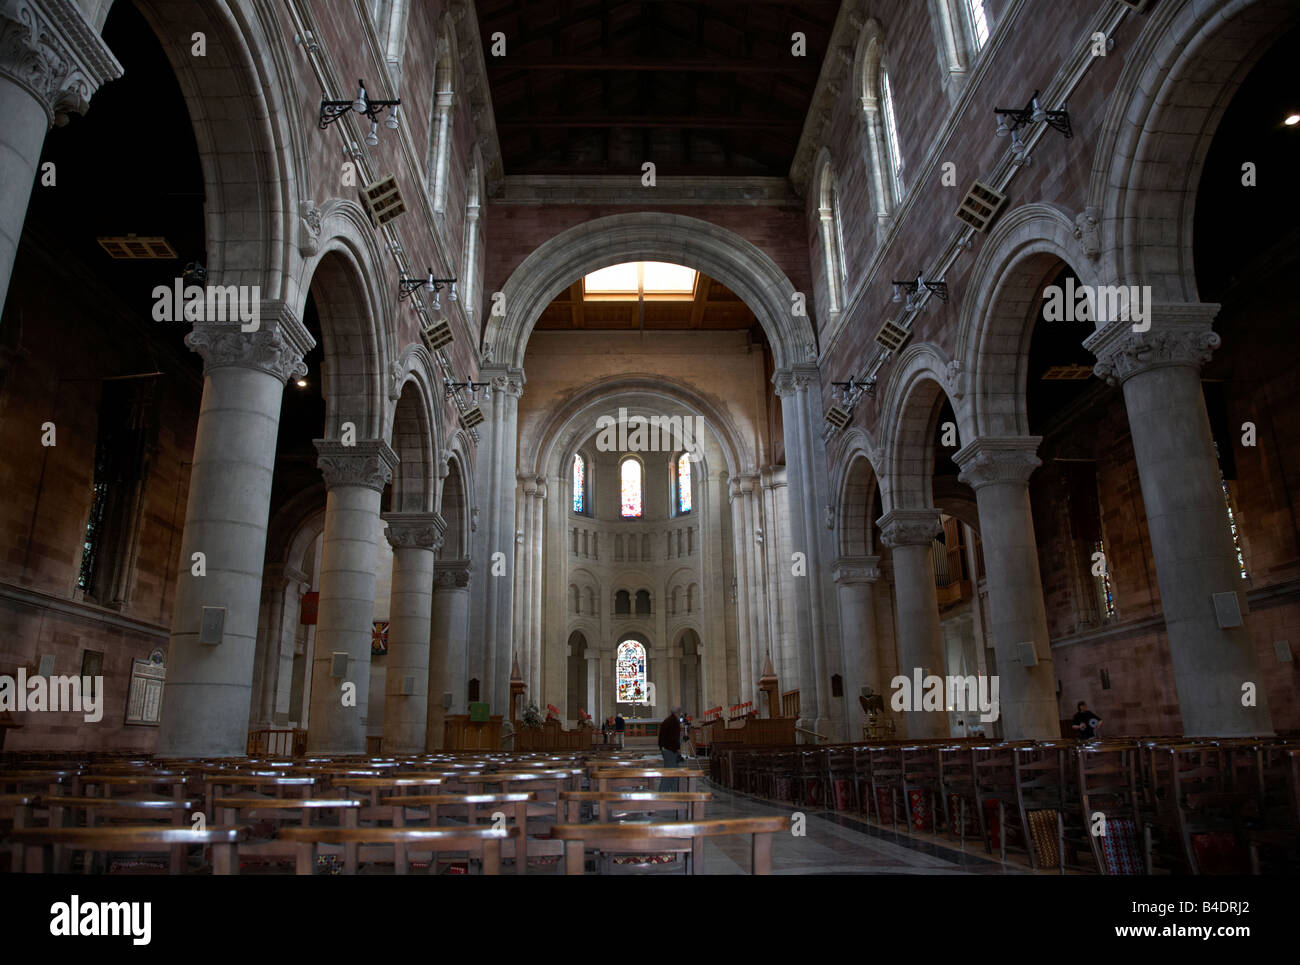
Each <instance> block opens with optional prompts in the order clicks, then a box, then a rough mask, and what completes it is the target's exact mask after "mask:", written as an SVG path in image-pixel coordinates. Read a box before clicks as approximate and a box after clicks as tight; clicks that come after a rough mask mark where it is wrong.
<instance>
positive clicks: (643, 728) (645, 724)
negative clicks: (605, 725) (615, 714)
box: [623, 717, 660, 737]
mask: <svg viewBox="0 0 1300 965" xmlns="http://www.w3.org/2000/svg"><path fill="white" fill-rule="evenodd" d="M659 723H660V722H659V721H657V720H647V719H645V718H642V717H624V718H623V736H624V737H658V736H659Z"/></svg>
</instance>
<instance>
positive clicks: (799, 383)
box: [772, 362, 821, 399]
mask: <svg viewBox="0 0 1300 965" xmlns="http://www.w3.org/2000/svg"><path fill="white" fill-rule="evenodd" d="M820 382H821V373H820V371H819V370H818V368H817V366H816V365H815V364H813V363H811V362H798V363H795V364H794V365H789V366H786V367H785V368H783V369H777V370H776V372H775V373H774V374H773V375H772V384H773V385H774V386H775V387H776V394H777V396H778V397H780V398H782V399H784V398H785V397H786V396H788V395H794V394H795V393H796V392H798V391H800V390H801V389H807V388H810V387H812V386H815V385H818V384H820Z"/></svg>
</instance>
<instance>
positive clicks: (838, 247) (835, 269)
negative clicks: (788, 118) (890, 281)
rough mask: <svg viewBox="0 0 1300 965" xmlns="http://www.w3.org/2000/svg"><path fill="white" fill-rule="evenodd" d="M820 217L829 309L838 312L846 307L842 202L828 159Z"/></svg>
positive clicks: (820, 195) (820, 193) (820, 183)
mask: <svg viewBox="0 0 1300 965" xmlns="http://www.w3.org/2000/svg"><path fill="white" fill-rule="evenodd" d="M817 197H818V207H817V217H818V222H819V224H820V226H821V240H822V267H823V269H824V270H825V273H826V305H827V308H828V310H829V311H831V312H838V311H840V309H841V308H842V307H843V306H844V236H843V233H842V232H841V230H840V202H839V196H838V195H837V194H836V191H835V171H834V170H833V169H832V168H831V162H830V160H829V159H827V160H826V161H825V162H823V164H822V166H821V171H820V174H819V176H818V180H817Z"/></svg>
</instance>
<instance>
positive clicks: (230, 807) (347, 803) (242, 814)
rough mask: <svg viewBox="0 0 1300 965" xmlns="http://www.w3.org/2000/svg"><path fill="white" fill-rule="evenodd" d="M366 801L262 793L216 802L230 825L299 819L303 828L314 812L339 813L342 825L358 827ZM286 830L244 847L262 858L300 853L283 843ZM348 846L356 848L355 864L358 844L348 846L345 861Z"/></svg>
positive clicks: (344, 856)
mask: <svg viewBox="0 0 1300 965" xmlns="http://www.w3.org/2000/svg"><path fill="white" fill-rule="evenodd" d="M364 803H365V802H363V801H362V800H361V799H360V798H356V797H348V798H337V797H334V798H328V797H308V798H276V797H260V796H257V797H252V796H249V797H219V798H217V799H216V801H215V802H214V804H215V806H216V808H217V809H218V810H219V811H220V812H221V815H222V818H223V820H224V821H225V822H226V823H227V824H230V825H234V824H238V823H240V821H241V819H242V821H243V823H244V824H248V823H249V822H250V821H256V820H270V821H277V822H279V821H292V820H295V819H296V820H297V821H299V822H300V825H299V826H300V827H309V826H310V825H311V820H312V815H313V814H328V813H335V814H337V815H338V820H339V823H340V825H342V826H343V827H345V828H355V827H356V826H357V817H358V815H359V814H360V810H361V806H362V804H364ZM285 830H287V829H286V828H283V827H277V829H276V834H275V837H274V838H272V839H270V840H266V841H255V842H252V843H250V844H247V845H245V847H244V848H243V849H241V850H242V851H243V853H244V854H245V855H256V856H258V857H276V858H283V857H293V856H294V855H295V854H296V853H297V852H296V851H295V850H293V849H289V848H286V847H285V846H284V845H283V844H282V843H281V840H282V838H283V836H284V831H285ZM348 847H351V848H352V849H353V852H352V854H351V855H350V857H351V860H352V861H353V863H355V862H356V853H355V848H356V846H355V845H348V846H345V848H344V852H343V860H344V862H345V863H346V862H347V861H348V860H349V854H348V850H347V848H348Z"/></svg>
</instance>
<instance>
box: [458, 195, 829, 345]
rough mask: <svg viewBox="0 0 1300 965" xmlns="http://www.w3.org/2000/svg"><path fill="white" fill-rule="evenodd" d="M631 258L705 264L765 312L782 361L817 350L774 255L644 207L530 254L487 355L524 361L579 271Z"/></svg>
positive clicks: (577, 229)
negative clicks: (550, 308) (547, 314)
mask: <svg viewBox="0 0 1300 965" xmlns="http://www.w3.org/2000/svg"><path fill="white" fill-rule="evenodd" d="M626 261H666V262H671V263H673V264H680V265H686V266H687V267H690V268H695V269H697V270H699V271H702V272H704V273H705V274H706V275H708V276H709V277H711V278H715V279H717V280H718V281H720V282H722V283H723V284H724V285H726V286H727V287H728V288H730V289H731V290H732V291H733V292H735V293H736V294H737V295H738V296H740V298H741V300H742V301H744V303H745V304H746V305H747V306H748V307H749V308H750V309H751V310H752V311H753V312H754V314H755V315H756V316H757V317H758V321H759V324H760V325H762V326H763V331H764V332H765V333H766V334H767V337H768V341H769V342H771V344H772V352H773V355H774V356H775V359H776V367H777V368H778V369H779V368H785V367H787V366H790V365H793V364H794V363H796V362H802V361H805V360H809V359H811V358H813V356H814V353H815V345H816V337H815V335H814V333H813V330H812V325H811V323H810V322H809V319H808V318H807V316H795V315H792V314H791V313H790V305H791V297H792V296H793V295H794V291H795V289H794V285H792V284H791V283H790V280H789V279H788V278H787V277H786V276H785V273H784V272H783V271H782V270H781V269H780V268H779V267H778V266H777V264H776V262H774V261H773V260H772V259H771V257H770V256H769V255H767V254H766V253H765V252H763V251H762V250H761V249H759V248H757V247H756V246H755V245H753V244H752V243H751V242H749V241H746V240H745V239H744V238H742V237H740V235H738V234H736V233H735V232H733V231H729V230H727V229H726V228H721V227H719V226H718V225H715V224H710V223H709V222H707V221H702V220H700V219H699V218H692V217H689V216H687V215H682V214H667V213H664V212H660V211H637V212H629V213H627V214H617V215H609V216H607V217H604V218H597V219H595V220H593V221H588V222H585V223H583V224H580V225H576V226H574V227H572V228H569V229H568V230H566V231H562V232H560V233H559V234H558V235H555V236H554V237H553V238H550V239H549V240H547V241H546V242H544V243H542V244H541V245H539V246H538V247H537V248H536V249H535V250H534V251H533V252H532V253H531V254H529V255H528V257H527V258H525V259H524V260H523V261H522V262H521V263H520V264H519V266H518V267H517V268H516V269H515V270H514V272H513V273H512V274H511V275H510V278H509V280H508V281H507V282H506V283H505V285H504V287H503V291H504V293H505V302H506V314H505V316H504V318H493V317H491V316H489V317H488V319H487V328H486V330H485V333H484V338H483V341H484V346H483V351H484V358H485V360H492V361H493V362H494V363H495V364H501V365H514V366H516V367H520V368H522V367H523V362H524V351H525V349H526V347H527V344H528V336H529V335H530V334H531V332H532V330H533V325H534V324H536V322H537V319H538V318H540V317H541V313H542V311H543V309H545V307H546V306H547V305H549V304H550V303H551V302H552V301H553V300H554V299H555V297H556V296H557V295H558V294H559V293H560V292H562V291H563V290H564V289H566V288H567V287H569V286H570V285H571V284H573V282H574V280H575V279H577V278H580V277H582V276H583V275H586V274H588V273H590V272H593V271H596V270H597V269H599V268H608V267H609V266H610V265H616V264H620V263H622V262H626Z"/></svg>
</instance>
